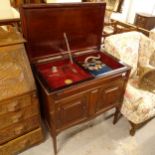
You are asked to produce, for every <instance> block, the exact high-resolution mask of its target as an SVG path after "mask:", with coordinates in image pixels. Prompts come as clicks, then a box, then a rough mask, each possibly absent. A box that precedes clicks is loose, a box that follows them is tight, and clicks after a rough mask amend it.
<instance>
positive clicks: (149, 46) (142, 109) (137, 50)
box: [105, 32, 155, 124]
mask: <svg viewBox="0 0 155 155" xmlns="http://www.w3.org/2000/svg"><path fill="white" fill-rule="evenodd" d="M105 49H106V51H107V52H108V53H110V54H111V55H113V56H115V57H117V58H119V59H120V60H122V61H124V62H126V63H127V64H129V65H130V66H132V72H131V75H130V79H129V81H128V84H127V87H126V92H125V95H124V101H123V104H122V109H121V113H122V114H123V115H124V116H125V117H126V118H127V119H128V120H130V121H131V122H133V123H135V124H139V123H142V122H144V121H146V120H148V119H149V118H151V117H153V116H155V93H153V92H150V91H148V90H144V89H141V88H140V87H139V86H140V85H139V84H140V82H141V79H143V77H144V76H145V75H146V74H148V73H149V72H150V71H152V70H154V69H155V67H154V66H152V65H151V64H150V59H151V57H152V54H153V53H154V51H155V46H154V41H152V40H151V39H149V38H148V37H146V36H145V35H143V34H142V33H139V32H127V33H122V34H119V35H113V36H109V37H107V38H106V39H105ZM129 49H130V50H129ZM152 82H154V81H152Z"/></svg>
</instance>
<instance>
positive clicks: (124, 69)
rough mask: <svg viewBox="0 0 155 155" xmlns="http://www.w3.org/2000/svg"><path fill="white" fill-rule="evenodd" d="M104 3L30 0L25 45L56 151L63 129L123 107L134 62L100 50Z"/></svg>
mask: <svg viewBox="0 0 155 155" xmlns="http://www.w3.org/2000/svg"><path fill="white" fill-rule="evenodd" d="M105 7H106V5H105V3H74V4H70V3H66V4H49V5H47V4H41V5H25V6H23V7H22V8H21V10H20V11H21V21H22V28H23V34H24V37H25V39H26V40H27V42H26V44H25V45H26V50H27V54H28V56H29V59H30V63H31V66H32V68H33V72H34V75H35V77H36V80H37V83H38V87H39V91H40V94H41V99H42V107H43V111H44V115H45V119H46V121H47V124H48V127H49V130H50V133H51V136H52V137H53V144H54V151H55V153H56V152H57V147H56V136H57V135H58V134H59V133H60V132H61V131H63V130H65V129H67V128H69V127H72V126H74V125H76V124H79V123H82V122H85V121H88V120H90V119H92V118H94V117H96V116H98V115H99V114H102V113H103V112H105V111H107V110H109V109H111V108H114V107H115V108H116V113H115V118H114V121H116V120H117V115H118V112H119V109H120V107H121V103H122V100H123V95H124V91H125V87H126V83H127V80H128V76H129V73H130V67H129V66H127V65H125V64H123V63H122V62H120V61H119V60H117V59H115V58H113V57H112V56H110V55H108V54H106V52H101V51H100V44H101V35H102V29H103V21H104V12H105Z"/></svg>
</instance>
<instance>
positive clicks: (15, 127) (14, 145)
mask: <svg viewBox="0 0 155 155" xmlns="http://www.w3.org/2000/svg"><path fill="white" fill-rule="evenodd" d="M6 33H7V32H6ZM7 35H8V34H7ZM13 35H14V38H13V40H11V39H12V38H11V36H12V33H10V34H9V35H8V36H9V39H8V38H7V37H5V39H3V40H2V41H1V42H0V155H13V154H17V153H18V152H20V151H22V150H24V149H26V148H28V147H30V146H32V145H35V144H37V143H39V142H41V141H42V140H43V132H42V127H41V119H40V112H39V102H38V96H37V92H36V88H35V84H34V79H33V76H32V72H31V68H30V66H29V62H28V59H27V56H26V53H25V48H24V45H23V39H22V38H20V39H19V38H18V37H17V38H16V37H15V34H13Z"/></svg>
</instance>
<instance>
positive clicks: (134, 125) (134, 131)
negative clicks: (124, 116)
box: [129, 121, 137, 136]
mask: <svg viewBox="0 0 155 155" xmlns="http://www.w3.org/2000/svg"><path fill="white" fill-rule="evenodd" d="M129 122H130V121H129ZM130 124H131V129H130V135H131V136H134V135H135V133H136V129H137V125H136V124H134V123H132V122H130Z"/></svg>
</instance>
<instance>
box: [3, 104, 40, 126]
mask: <svg viewBox="0 0 155 155" xmlns="http://www.w3.org/2000/svg"><path fill="white" fill-rule="evenodd" d="M37 114H39V108H38V104H33V105H31V106H28V107H25V108H23V109H22V110H20V111H18V112H11V113H9V114H5V115H2V116H0V129H2V128H5V127H8V126H10V125H12V124H15V123H18V122H20V121H22V120H25V119H27V118H29V117H32V116H34V115H37Z"/></svg>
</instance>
